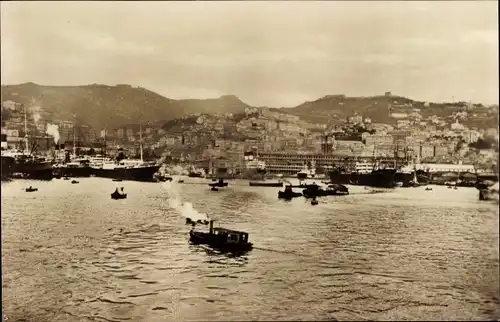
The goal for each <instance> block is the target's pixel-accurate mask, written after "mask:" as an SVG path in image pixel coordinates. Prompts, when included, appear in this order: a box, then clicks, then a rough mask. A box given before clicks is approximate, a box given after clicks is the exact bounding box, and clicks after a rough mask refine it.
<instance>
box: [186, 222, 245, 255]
mask: <svg viewBox="0 0 500 322" xmlns="http://www.w3.org/2000/svg"><path fill="white" fill-rule="evenodd" d="M213 223H214V221H213V220H210V222H209V224H210V226H209V231H208V232H201V231H195V230H194V229H195V227H193V228H192V229H191V231H190V232H189V240H190V242H191V243H192V244H195V245H198V244H205V245H208V246H210V247H212V248H214V249H217V250H220V251H223V252H233V253H234V252H245V251H249V250H251V249H252V248H253V244H252V243H250V242H248V233H246V232H243V231H237V230H230V229H226V228H221V227H216V228H214V227H213Z"/></svg>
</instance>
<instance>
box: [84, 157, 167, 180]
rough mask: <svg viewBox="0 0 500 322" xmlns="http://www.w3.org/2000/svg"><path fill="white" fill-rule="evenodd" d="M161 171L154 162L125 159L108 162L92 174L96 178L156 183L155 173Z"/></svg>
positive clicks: (97, 167)
mask: <svg viewBox="0 0 500 322" xmlns="http://www.w3.org/2000/svg"><path fill="white" fill-rule="evenodd" d="M159 169H160V166H159V165H156V164H154V162H144V161H143V160H133V159H124V160H120V161H108V162H104V163H102V164H100V165H94V166H93V167H92V174H94V175H95V176H96V177H102V178H111V179H121V180H132V181H149V182H155V181H156V179H155V177H154V175H155V173H156V172H158V170H159Z"/></svg>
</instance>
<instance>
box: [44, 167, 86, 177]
mask: <svg viewBox="0 0 500 322" xmlns="http://www.w3.org/2000/svg"><path fill="white" fill-rule="evenodd" d="M92 173H93V169H92V168H91V167H78V168H68V167H61V168H56V169H54V170H53V174H54V176H57V177H72V178H86V177H90V176H91V175H92Z"/></svg>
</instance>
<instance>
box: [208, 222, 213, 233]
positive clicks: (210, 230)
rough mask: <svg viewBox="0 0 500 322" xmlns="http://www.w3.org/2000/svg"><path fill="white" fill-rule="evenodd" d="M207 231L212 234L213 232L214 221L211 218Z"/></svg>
mask: <svg viewBox="0 0 500 322" xmlns="http://www.w3.org/2000/svg"><path fill="white" fill-rule="evenodd" d="M208 231H209V232H210V234H213V232H214V221H213V220H210V228H209V230H208Z"/></svg>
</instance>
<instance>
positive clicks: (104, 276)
mask: <svg viewBox="0 0 500 322" xmlns="http://www.w3.org/2000/svg"><path fill="white" fill-rule="evenodd" d="M182 179H183V180H184V183H182V184H181V183H177V182H176V181H177V180H178V178H174V180H173V183H146V182H134V181H127V182H113V181H112V180H111V179H106V178H97V177H89V178H79V179H78V180H79V184H77V185H71V184H70V183H69V182H68V181H64V180H52V181H50V182H47V181H33V180H12V181H9V182H2V186H1V189H2V265H3V283H2V293H3V298H2V310H3V315H4V318H6V319H8V321H22V320H27V321H31V320H32V321H40V322H44V321H100V320H102V321H178V320H252V319H255V318H256V317H259V319H267V320H285V319H286V320H290V319H297V320H307V319H308V320H334V319H336V320H423V319H426V320H498V319H499V318H500V310H499V309H498V308H499V305H500V294H499V288H498V285H499V282H500V277H499V245H498V240H499V216H498V205H497V204H496V203H490V202H484V201H483V202H481V201H479V200H478V190H477V189H475V188H466V187H460V188H459V189H457V190H454V189H448V188H447V187H446V186H427V187H432V188H433V190H432V191H428V190H425V189H426V187H417V188H396V189H392V190H390V189H374V188H373V189H372V188H365V187H363V186H349V185H348V187H349V195H347V196H329V197H325V198H321V202H320V203H319V204H318V205H317V206H315V207H311V206H310V205H309V203H307V202H306V201H305V199H304V198H296V199H293V200H292V201H283V200H279V199H278V198H277V192H278V191H279V190H280V189H281V188H275V187H251V186H249V184H248V181H244V180H232V181H230V183H229V186H228V187H224V188H222V189H220V190H219V191H218V192H213V191H211V190H210V188H209V187H207V183H210V182H211V181H209V180H206V179H201V178H188V177H182ZM293 181H294V182H293V183H294V184H295V181H296V180H293ZM308 181H311V180H308ZM311 182H312V181H311ZM29 186H33V187H36V188H38V191H35V192H32V193H26V192H25V189H26V188H27V187H29ZM117 187H124V188H125V192H126V193H127V194H128V198H127V199H123V200H112V199H110V198H109V195H110V193H111V192H112V191H114V190H115V189H116V188H117ZM172 189H175V191H176V192H177V193H178V195H179V196H180V198H181V199H182V202H191V203H192V204H193V207H194V208H195V209H196V210H198V211H200V212H202V213H207V214H208V215H209V216H210V218H212V219H214V220H215V224H216V225H219V224H220V225H222V226H230V227H231V228H234V229H237V230H243V231H246V232H249V238H250V242H252V243H253V246H254V249H253V250H252V251H250V252H249V253H247V254H245V255H242V256H239V257H234V256H229V255H222V254H219V253H217V252H214V251H210V250H208V249H207V248H205V247H204V246H195V245H190V244H189V242H188V235H189V230H190V229H191V227H190V226H187V225H185V218H184V217H182V216H181V214H179V213H178V212H177V211H176V210H174V209H172V208H171V207H170V204H169V198H172V197H173V194H172Z"/></svg>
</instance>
